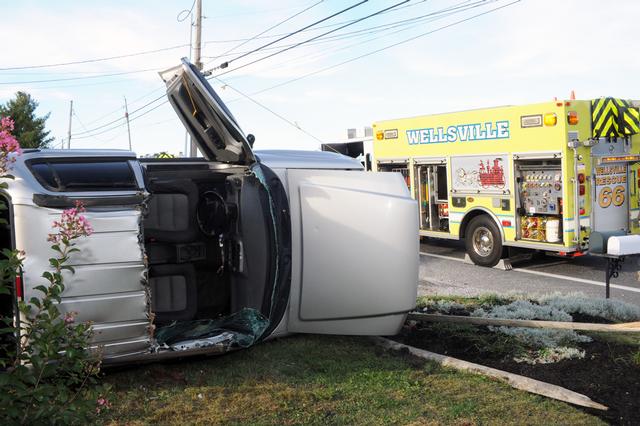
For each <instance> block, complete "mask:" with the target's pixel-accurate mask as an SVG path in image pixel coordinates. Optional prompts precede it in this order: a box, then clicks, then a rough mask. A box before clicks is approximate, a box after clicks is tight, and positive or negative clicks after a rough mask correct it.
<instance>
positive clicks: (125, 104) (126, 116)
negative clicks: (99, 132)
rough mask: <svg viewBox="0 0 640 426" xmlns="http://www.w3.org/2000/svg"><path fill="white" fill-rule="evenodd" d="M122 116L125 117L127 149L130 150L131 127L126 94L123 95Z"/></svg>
mask: <svg viewBox="0 0 640 426" xmlns="http://www.w3.org/2000/svg"><path fill="white" fill-rule="evenodd" d="M124 118H126V119H127V134H128V135H129V151H131V127H129V108H128V107H127V97H126V96H124Z"/></svg>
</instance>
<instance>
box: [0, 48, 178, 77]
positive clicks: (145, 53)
mask: <svg viewBox="0 0 640 426" xmlns="http://www.w3.org/2000/svg"><path fill="white" fill-rule="evenodd" d="M188 46H189V45H188V44H180V45H177V46H170V47H163V48H161V49H154V50H144V51H141V52H135V53H127V54H124V55H115V56H107V57H104V58H95V59H84V60H78V61H70V62H60V63H57V64H43V65H21V66H13V67H4V68H0V71H8V70H26V69H33V68H53V67H62V66H67V65H79V64H89V63H93V62H104V61H111V60H114V59H122V58H131V57H133V56H142V55H151V54H153V53H159V52H166V51H168V50H175V49H181V48H183V47H188Z"/></svg>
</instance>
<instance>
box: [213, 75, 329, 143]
mask: <svg viewBox="0 0 640 426" xmlns="http://www.w3.org/2000/svg"><path fill="white" fill-rule="evenodd" d="M215 79H216V80H218V81H219V82H221V83H222V84H224V85H225V86H227V87H229V88H230V89H231V90H233V91H234V92H236V93H238V94H239V95H241V96H243V97H244V98H246V99H248V100H249V101H251V102H253V103H254V104H256V105H258V106H259V107H261V108H263V109H265V110H266V111H268V112H270V113H271V114H273V115H275V116H276V117H278V118H279V119H280V120H282V121H284V122H285V123H287V124H289V125H291V126H292V127H295V128H296V129H298V130H299V131H301V132H302V133H304V134H305V135H307V136H310V137H312V138H313V139H315V140H316V141H318V142H320V143H321V144H324V141H323V140H322V139H320V138H318V137H317V136H315V135H314V134H312V133H309V132H308V131H306V130H305V129H303V128H302V127H300V126H299V125H298V124H297V123H294V122H292V121H290V120H289V119H287V118H286V117H284V116H282V115H281V114H278V113H277V112H275V111H274V110H272V109H271V108H269V107H267V106H266V105H264V104H262V103H260V102H258V101H257V100H255V99H253V98H252V97H251V96H249V95H247V94H245V93H243V92H241V91H240V90H238V89H236V88H235V87H233V86H231V85H229V84H227V83H225V82H224V81H223V80H221V79H219V78H218V77H215ZM330 148H331V147H330ZM331 149H333V150H334V151H336V150H335V149H334V148H331ZM336 152H338V151H336Z"/></svg>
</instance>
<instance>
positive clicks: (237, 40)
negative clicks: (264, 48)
mask: <svg viewBox="0 0 640 426" xmlns="http://www.w3.org/2000/svg"><path fill="white" fill-rule="evenodd" d="M427 1H429V0H420V1H418V2H416V3H412V4H407V5H405V6H402V7H398V8H396V9H394V10H390V11H388V12H385V13H393V12H396V11H399V10H402V9H406V8H409V7H414V6H418V5H420V4H422V3H425V2H427ZM353 21H354V20H353V19H351V20H347V21H342V22H336V23H333V24H327V25H321V26H317V27H314V28H309V29H306V30H303V31H300V32H301V33H302V32H309V31H318V30H321V29H325V28H331V27H337V26H339V25H342V24H346V23H349V22H353ZM287 34H289V33H279V34H272V35H267V36H265V35H262V36H259V37H255V36H254V37H255V39H268V38H275V37H282V36H284V35H287ZM254 37H252V38H254ZM250 39H251V38H235V39H226V40H206V41H203V42H202V43H203V44H205V45H207V44H227V43H237V42H241V41H247V40H250Z"/></svg>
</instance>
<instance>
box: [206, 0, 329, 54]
mask: <svg viewBox="0 0 640 426" xmlns="http://www.w3.org/2000/svg"><path fill="white" fill-rule="evenodd" d="M323 2H324V0H320V1H317V2H315V3H314V4H312V5H311V6H308V7H306V8H304V9H302V10H301V11H300V12H298V13H295V14H293V15H291V16H289V17H288V18H286V19H284V20H282V21H280V22H278V23H277V24H275V25H272V26H270V27H269V28H267V29H266V30H263V31H262V32H260V33H258V34H256V35H254V36H253V37H251V38H248V39H246V40H245V41H243V42H241V43H240V44H238V45H236V46H234V47H232V48H231V49H229V50H227V51H225V52H224V53H222V54H221V55H219V56H215V57H214V58H213V59H212V60H215V59H218V58H220V57H223V56H226V55H228V54H230V53H231V52H233V51H235V50H236V49H238V48H239V47H242V46H244V45H245V44H247V43H249V42H251V41H253V40H255V39H256V38H258V37H260V36H261V35H263V34H266V33H268V32H269V31H271V30H273V29H274V28H277V27H279V26H280V25H282V24H284V23H286V22H289V21H290V20H292V19H294V18H296V17H298V16H300V15H302V14H303V13H305V12H307V11H309V10H311V9H313V8H314V7H316V6H317V5H319V4H320V3H323Z"/></svg>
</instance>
